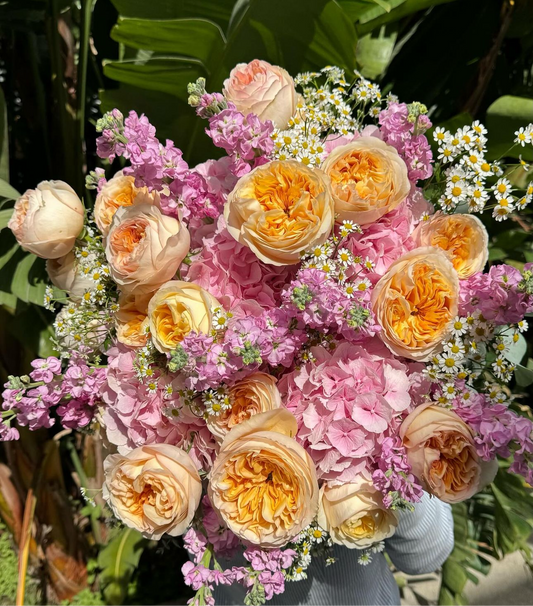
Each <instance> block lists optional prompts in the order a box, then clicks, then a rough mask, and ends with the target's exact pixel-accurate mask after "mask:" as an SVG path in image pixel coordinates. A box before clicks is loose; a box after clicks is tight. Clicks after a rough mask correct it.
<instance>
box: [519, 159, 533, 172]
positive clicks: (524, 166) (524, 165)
mask: <svg viewBox="0 0 533 606" xmlns="http://www.w3.org/2000/svg"><path fill="white" fill-rule="evenodd" d="M518 161H519V162H520V166H521V167H522V168H523V169H524V170H525V171H526V173H527V172H528V170H529V169H530V168H531V164H528V163H527V162H526V161H525V160H524V159H523V158H522V156H521V155H520V156H518Z"/></svg>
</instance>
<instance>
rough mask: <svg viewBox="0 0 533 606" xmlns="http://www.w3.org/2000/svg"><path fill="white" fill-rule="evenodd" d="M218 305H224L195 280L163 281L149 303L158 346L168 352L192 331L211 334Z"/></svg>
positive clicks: (153, 336)
mask: <svg viewBox="0 0 533 606" xmlns="http://www.w3.org/2000/svg"><path fill="white" fill-rule="evenodd" d="M217 307H221V305H220V303H219V302H218V301H217V300H216V299H215V297H213V296H212V295H210V294H209V293H208V292H207V291H206V290H204V289H203V288H201V287H200V286H198V285H197V284H195V283H194V282H183V281H181V280H173V281H171V282H167V283H166V284H163V286H161V288H160V289H159V290H158V291H157V292H156V293H155V294H154V296H153V297H152V298H151V299H150V303H149V304H148V319H149V322H150V332H151V335H152V341H153V343H154V345H155V347H156V348H157V349H158V350H159V351H160V352H163V353H164V352H169V351H172V350H173V349H176V345H178V343H180V342H181V341H182V340H183V339H184V337H185V336H186V335H188V334H189V333H190V332H191V331H193V332H196V333H199V334H200V333H202V334H208V333H209V331H210V330H211V325H212V321H213V310H214V309H216V308H217Z"/></svg>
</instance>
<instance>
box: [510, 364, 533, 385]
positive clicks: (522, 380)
mask: <svg viewBox="0 0 533 606" xmlns="http://www.w3.org/2000/svg"><path fill="white" fill-rule="evenodd" d="M514 377H515V379H516V384H517V385H519V386H520V387H527V386H528V385H531V384H532V383H533V370H531V369H529V368H526V367H525V366H522V364H517V365H516V370H515V373H514Z"/></svg>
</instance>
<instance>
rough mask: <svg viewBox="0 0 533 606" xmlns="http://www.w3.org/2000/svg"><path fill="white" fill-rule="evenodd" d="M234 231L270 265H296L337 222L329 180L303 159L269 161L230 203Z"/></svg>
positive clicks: (228, 214) (246, 180)
mask: <svg viewBox="0 0 533 606" xmlns="http://www.w3.org/2000/svg"><path fill="white" fill-rule="evenodd" d="M224 217H225V219H226V223H227V229H228V232H229V233H230V234H231V236H232V237H233V238H235V240H237V241H238V242H240V243H241V244H244V245H245V246H248V248H250V249H251V250H252V251H253V252H254V253H255V255H256V256H257V258H258V259H260V260H261V261H264V262H265V263H269V264H270V265H293V264H295V263H299V262H300V260H301V253H302V252H304V251H306V250H308V249H309V248H311V247H312V246H316V245H320V244H322V243H323V242H325V241H326V240H327V238H328V237H329V235H330V233H331V230H332V228H333V225H334V222H335V215H334V208H333V199H332V197H331V187H330V182H329V179H328V178H327V177H326V176H325V175H324V173H323V172H322V171H320V170H316V169H315V170H313V169H311V168H308V167H307V166H305V165H304V164H302V163H301V162H296V161H295V160H285V161H283V162H281V161H274V162H269V163H268V164H264V165H262V166H259V167H257V168H255V169H254V170H252V171H251V172H250V173H248V174H247V175H244V177H241V178H240V179H239V181H238V182H237V184H236V185H235V188H234V189H233V191H232V192H231V193H230V195H229V196H228V200H227V202H226V205H225V207H224Z"/></svg>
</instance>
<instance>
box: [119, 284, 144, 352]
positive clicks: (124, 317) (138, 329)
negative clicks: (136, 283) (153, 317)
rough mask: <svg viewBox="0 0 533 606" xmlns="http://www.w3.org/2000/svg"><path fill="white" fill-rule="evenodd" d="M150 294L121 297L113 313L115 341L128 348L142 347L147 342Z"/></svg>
mask: <svg viewBox="0 0 533 606" xmlns="http://www.w3.org/2000/svg"><path fill="white" fill-rule="evenodd" d="M150 298H151V294H150V293H149V294H147V295H121V296H120V297H119V299H118V306H119V307H118V311H117V312H116V313H115V324H116V327H117V341H119V343H122V344H123V345H128V346H129V347H144V346H145V345H146V343H147V342H148V327H149V322H148V302H149V301H150Z"/></svg>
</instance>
